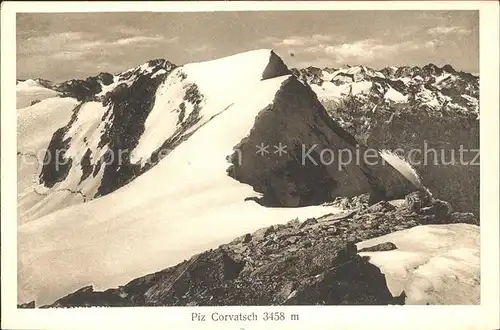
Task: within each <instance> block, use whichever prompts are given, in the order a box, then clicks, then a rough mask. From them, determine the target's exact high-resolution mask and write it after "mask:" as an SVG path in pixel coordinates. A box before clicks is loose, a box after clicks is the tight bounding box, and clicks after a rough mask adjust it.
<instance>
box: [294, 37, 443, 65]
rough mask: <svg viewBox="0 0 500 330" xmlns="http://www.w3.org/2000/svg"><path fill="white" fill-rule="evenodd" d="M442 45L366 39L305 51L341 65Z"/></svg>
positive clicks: (439, 42)
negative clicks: (387, 42)
mask: <svg viewBox="0 0 500 330" xmlns="http://www.w3.org/2000/svg"><path fill="white" fill-rule="evenodd" d="M440 44H441V41H439V40H431V41H425V42H415V41H403V42H400V43H390V44H384V43H382V42H381V41H380V40H376V39H364V40H358V41H354V42H351V43H341V44H319V45H315V46H311V47H307V48H305V49H304V51H305V52H306V53H310V54H315V55H319V56H321V55H327V56H329V57H334V58H335V60H336V61H337V62H339V63H347V62H367V61H373V60H377V59H384V58H387V57H391V56H396V55H398V54H401V53H403V52H411V51H416V50H419V49H422V48H427V49H433V48H435V47H437V46H438V45H440Z"/></svg>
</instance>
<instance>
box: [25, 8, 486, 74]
mask: <svg viewBox="0 0 500 330" xmlns="http://www.w3.org/2000/svg"><path fill="white" fill-rule="evenodd" d="M16 34H17V77H18V78H36V77H42V78H45V79H50V80H54V81H61V80H66V79H70V78H85V77H87V76H90V75H95V74H97V73H99V72H101V71H107V72H111V73H117V72H121V71H124V70H126V69H129V68H131V67H135V66H137V65H139V64H141V63H144V62H146V61H147V60H150V59H153V58H166V59H168V60H170V61H172V62H174V63H176V64H183V63H189V62H196V61H202V60H209V59H213V58H217V57H222V56H226V55H230V54H234V53H238V52H242V51H246V50H251V49H257V48H273V49H275V51H276V52H277V53H278V54H279V55H281V56H282V57H283V59H284V60H285V62H286V63H287V64H288V66H289V67H306V66H309V65H312V66H319V67H325V66H328V67H339V66H342V65H345V64H351V65H355V64H363V65H366V66H370V67H373V68H382V67H385V66H391V65H410V66H413V65H425V64H427V63H435V64H437V65H444V64H447V63H449V64H451V65H452V66H453V67H455V68H456V69H459V70H464V71H468V72H472V73H478V72H479V14H478V12H477V11H446V12H444V11H317V12H216V13H72V14H60V13H55V14H52V13H49V14H18V15H17V31H16ZM292 53H293V55H294V56H292Z"/></svg>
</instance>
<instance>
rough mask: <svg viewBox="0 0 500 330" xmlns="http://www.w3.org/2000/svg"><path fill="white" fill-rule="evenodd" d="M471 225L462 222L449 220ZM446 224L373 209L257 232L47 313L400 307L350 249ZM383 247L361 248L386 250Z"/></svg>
mask: <svg viewBox="0 0 500 330" xmlns="http://www.w3.org/2000/svg"><path fill="white" fill-rule="evenodd" d="M452 218H453V219H455V220H451V221H456V220H457V219H460V220H464V221H467V222H472V223H473V222H475V220H474V219H473V218H472V217H469V216H467V215H462V214H460V215H458V214H456V215H454V216H453V217H452ZM449 220H450V218H449V217H448V218H441V217H440V215H435V214H427V215H421V214H418V213H416V212H413V211H411V210H409V209H408V208H407V207H406V206H402V207H399V208H397V207H394V206H393V205H391V204H390V203H388V202H384V201H382V202H379V203H376V204H373V205H371V206H370V207H367V208H364V209H361V210H358V211H355V212H346V213H344V214H336V215H329V216H328V215H327V216H324V217H321V218H317V219H310V220H308V221H305V222H303V223H300V222H298V221H295V220H292V221H290V222H289V223H287V224H285V225H275V226H271V227H267V228H262V229H260V230H258V231H256V232H254V233H251V234H246V235H243V236H241V237H238V238H236V239H234V240H233V241H232V242H230V243H228V244H225V245H221V246H219V247H218V248H217V249H213V250H209V251H206V252H204V253H201V254H199V255H196V256H194V257H192V258H191V259H189V260H187V261H184V262H182V263H180V264H178V265H176V266H174V267H170V268H167V269H165V270H162V271H160V272H157V273H154V274H149V275H146V276H144V277H140V278H137V279H135V280H133V281H131V282H129V283H128V284H126V285H124V286H122V287H119V288H118V289H109V290H106V291H104V292H96V291H94V290H93V289H92V287H86V288H83V289H80V290H78V291H76V292H74V293H72V294H70V295H68V296H66V297H64V298H61V299H59V300H57V301H56V302H55V303H54V304H51V305H49V306H46V307H74V306H186V305H189V306H193V305H203V306H204V305H212V306H214V305H269V304H271V305H273V304H292V305H301V304H307V305H315V304H333V305H339V304H363V305H366V304H368V305H371V304H400V303H403V302H404V297H403V298H402V297H400V296H398V297H393V296H392V295H391V294H390V292H389V290H388V288H387V284H386V282H385V277H384V275H383V274H382V273H381V272H380V270H379V269H378V268H377V267H375V266H374V265H372V264H371V263H370V262H369V260H368V259H367V258H363V257H360V256H359V255H358V254H357V253H358V251H357V248H356V246H355V245H354V244H353V243H356V242H360V241H364V240H367V239H370V238H374V237H379V236H382V235H385V234H388V233H391V232H395V231H399V230H403V229H407V228H411V227H415V226H418V225H420V224H428V223H446V222H448V221H449ZM394 249H397V247H396V246H395V245H394V244H393V243H390V242H387V243H383V244H378V245H376V246H372V247H368V248H365V249H363V251H362V252H368V251H391V250H394Z"/></svg>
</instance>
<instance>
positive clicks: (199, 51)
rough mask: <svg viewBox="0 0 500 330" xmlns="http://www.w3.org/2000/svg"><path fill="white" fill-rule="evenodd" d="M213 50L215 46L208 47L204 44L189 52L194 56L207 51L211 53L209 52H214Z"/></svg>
mask: <svg viewBox="0 0 500 330" xmlns="http://www.w3.org/2000/svg"><path fill="white" fill-rule="evenodd" d="M212 49H214V47H213V46H211V45H208V44H203V45H199V46H196V47H193V48H191V49H189V50H188V52H189V53H191V54H194V53H203V52H206V51H209V50H212Z"/></svg>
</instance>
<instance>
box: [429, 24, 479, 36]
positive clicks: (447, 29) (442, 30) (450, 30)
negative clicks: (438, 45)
mask: <svg viewBox="0 0 500 330" xmlns="http://www.w3.org/2000/svg"><path fill="white" fill-rule="evenodd" d="M471 32H472V31H471V30H468V29H464V28H461V27H459V26H436V27H433V28H430V29H428V30H427V33H429V34H430V35H433V36H439V35H449V34H456V35H465V34H470V33H471Z"/></svg>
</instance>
